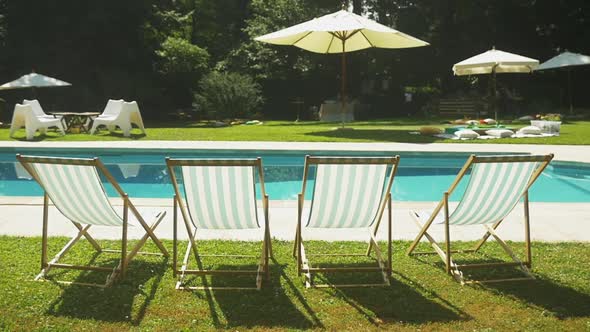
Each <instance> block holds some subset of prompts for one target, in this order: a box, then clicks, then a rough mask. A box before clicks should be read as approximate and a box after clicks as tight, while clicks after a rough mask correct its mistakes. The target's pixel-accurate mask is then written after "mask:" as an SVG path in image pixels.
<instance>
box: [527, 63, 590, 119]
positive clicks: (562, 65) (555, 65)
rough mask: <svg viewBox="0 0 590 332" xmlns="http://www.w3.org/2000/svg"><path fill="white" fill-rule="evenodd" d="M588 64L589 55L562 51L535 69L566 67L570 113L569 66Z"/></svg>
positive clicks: (571, 91) (570, 72) (570, 73)
mask: <svg viewBox="0 0 590 332" xmlns="http://www.w3.org/2000/svg"><path fill="white" fill-rule="evenodd" d="M587 65H590V56H587V55H584V54H579V53H572V52H563V53H561V54H560V55H558V56H555V57H553V58H551V59H549V60H547V61H545V62H543V63H542V64H541V65H540V66H539V68H537V70H547V69H560V68H565V69H567V79H568V89H569V91H570V93H569V97H570V113H573V112H574V107H573V101H572V100H573V98H572V95H573V90H572V71H571V67H576V66H587Z"/></svg>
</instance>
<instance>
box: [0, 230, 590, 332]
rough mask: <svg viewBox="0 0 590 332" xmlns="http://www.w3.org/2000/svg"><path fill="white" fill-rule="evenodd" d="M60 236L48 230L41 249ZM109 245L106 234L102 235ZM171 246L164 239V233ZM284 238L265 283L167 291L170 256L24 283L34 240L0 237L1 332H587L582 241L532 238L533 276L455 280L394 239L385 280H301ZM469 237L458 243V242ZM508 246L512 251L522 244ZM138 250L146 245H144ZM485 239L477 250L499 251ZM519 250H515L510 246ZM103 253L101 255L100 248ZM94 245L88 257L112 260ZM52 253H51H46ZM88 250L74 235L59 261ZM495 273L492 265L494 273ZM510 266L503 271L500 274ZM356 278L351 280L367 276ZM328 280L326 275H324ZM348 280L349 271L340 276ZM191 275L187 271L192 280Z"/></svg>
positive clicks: (227, 245)
mask: <svg viewBox="0 0 590 332" xmlns="http://www.w3.org/2000/svg"><path fill="white" fill-rule="evenodd" d="M66 242H67V239H66V238H61V237H60V238H51V239H50V253H54V252H55V251H57V250H58V249H59V248H61V246H63V245H64V244H65V243H66ZM110 244H111V245H113V243H112V242H111V243H110ZM165 245H166V246H167V247H168V248H170V242H165ZM291 245H292V243H290V242H280V241H274V243H273V248H274V251H275V260H274V263H273V264H272V266H271V273H272V275H271V280H270V283H268V284H266V285H265V287H264V288H263V290H262V291H260V292H256V291H233V292H232V291H193V292H191V291H176V290H174V279H173V277H172V272H171V270H170V268H169V263H170V262H169V261H165V260H164V259H163V258H161V257H156V256H141V257H138V259H136V260H135V261H134V262H133V263H132V264H131V265H130V272H129V274H128V276H127V278H126V279H125V280H124V281H123V282H121V283H118V284H115V285H114V286H113V287H111V288H109V289H105V290H101V289H95V288H89V287H81V286H63V285H58V284H55V283H53V282H34V281H32V279H33V277H34V276H35V274H36V273H37V272H38V266H39V263H38V261H39V257H40V253H39V247H40V239H39V238H17V237H6V236H2V237H0V266H1V268H0V294H1V296H0V312H1V313H2V314H0V331H12V330H22V331H30V330H41V331H69V330H89V331H120V330H135V331H137V330H142V331H144V330H156V331H164V330H185V331H189V330H191V331H202V330H215V329H228V330H235V331H237V330H240V331H242V330H250V329H253V330H301V329H318V330H331V331H338V330H354V331H364V330H380V329H381V330H382V329H386V330H402V331H403V330H421V331H512V330H521V331H589V330H590V283H589V282H588V280H590V270H589V269H588V257H590V244H588V243H551V244H549V243H534V244H533V271H534V274H535V275H536V276H537V278H538V279H537V280H536V281H530V282H512V283H504V284H490V285H489V286H486V287H482V286H460V285H459V284H457V283H456V282H455V281H453V279H452V278H451V277H449V276H447V275H446V274H445V273H444V272H443V270H442V266H441V264H439V261H438V259H436V257H424V258H420V259H416V258H409V257H407V256H405V255H404V253H403V250H404V249H405V248H407V246H408V245H409V243H408V242H396V243H395V247H394V248H395V250H394V253H395V255H394V270H395V272H394V276H393V280H392V285H391V286H390V287H387V288H357V289H340V290H334V289H305V288H304V287H303V283H302V279H301V278H300V277H298V276H297V273H296V268H295V264H294V262H293V258H292V257H291V256H290V249H291ZM466 245H469V243H460V245H459V246H466ZM514 245H516V246H518V247H519V248H522V247H523V245H522V243H515V244H514ZM308 248H311V249H313V248H322V249H323V250H325V251H327V252H331V253H336V252H343V251H344V252H352V251H356V252H362V251H363V250H364V249H365V245H364V244H363V243H359V242H335V243H326V242H313V241H312V242H310V243H309V244H308ZM148 249H154V247H153V246H152V247H150V248H148ZM211 249H215V250H216V251H217V252H226V253H228V252H233V253H238V252H239V253H247V252H252V253H254V252H258V250H259V243H252V242H228V241H204V242H203V243H202V244H201V246H200V250H201V252H208V251H209V250H211ZM500 252H501V249H500V248H499V247H498V246H497V245H495V244H494V243H490V244H489V245H488V246H486V247H484V251H483V253H482V254H483V256H480V258H481V257H487V258H490V257H496V258H498V257H501V255H500ZM520 253H522V252H520ZM103 255H104V257H102V256H103ZM108 255H109V254H102V255H100V256H99V258H97V259H96V261H95V263H97V264H103V263H104V264H106V263H111V264H112V263H113V262H114V260H115V259H116V256H112V255H111V256H108ZM50 257H51V256H50ZM92 258H93V255H92V254H91V250H90V246H89V245H88V244H87V243H86V242H85V241H82V242H81V243H80V244H79V245H77V246H76V247H74V249H73V251H72V258H71V259H70V260H66V261H65V262H76V263H83V262H86V261H88V260H90V259H92ZM203 264H205V265H206V266H207V267H227V266H228V265H231V264H238V265H241V266H244V265H245V264H246V263H244V262H243V261H236V260H227V259H226V260H216V261H209V260H208V261H203ZM498 273H499V272H498ZM510 273H514V271H512V272H510ZM52 274H53V275H54V276H56V277H59V278H62V279H71V280H78V281H92V280H96V279H97V278H99V277H104V273H98V272H96V273H95V272H92V273H79V272H67V273H62V272H61V271H54V272H52ZM372 277H373V276H371V275H361V276H359V277H358V279H360V280H367V281H368V279H371V278H372ZM325 278H327V279H329V280H335V277H332V276H325ZM341 278H342V279H344V280H342V281H351V280H352V279H351V277H350V276H343V277H341ZM199 281H200V279H197V282H199ZM206 282H207V283H209V284H211V285H234V286H240V285H245V284H246V285H251V284H253V280H252V279H251V277H249V278H247V279H245V280H244V279H226V278H221V277H212V278H209V279H207V281H206Z"/></svg>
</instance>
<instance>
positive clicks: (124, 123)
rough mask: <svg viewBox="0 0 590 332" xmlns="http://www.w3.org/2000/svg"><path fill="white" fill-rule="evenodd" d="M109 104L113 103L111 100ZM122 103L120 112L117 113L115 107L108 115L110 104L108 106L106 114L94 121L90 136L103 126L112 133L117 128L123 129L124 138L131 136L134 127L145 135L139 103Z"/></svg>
mask: <svg viewBox="0 0 590 332" xmlns="http://www.w3.org/2000/svg"><path fill="white" fill-rule="evenodd" d="M112 102H118V101H112ZM109 103H111V100H109ZM120 103H121V104H120V106H119V109H118V112H116V108H115V107H114V106H113V109H112V110H110V112H109V113H107V109H108V108H109V104H107V108H105V112H103V114H102V115H100V116H99V117H97V118H96V119H94V124H93V125H92V129H90V134H93V133H94V132H95V131H96V129H97V128H98V127H100V126H102V125H104V126H106V127H107V128H108V129H109V131H110V132H113V131H114V130H115V128H116V127H119V128H121V130H122V131H123V136H125V137H129V136H131V128H132V125H136V126H137V127H138V128H139V129H140V130H141V132H142V133H144V134H145V127H144V125H143V120H142V118H141V113H140V112H139V107H138V106H137V102H135V101H132V102H124V101H121V102H120Z"/></svg>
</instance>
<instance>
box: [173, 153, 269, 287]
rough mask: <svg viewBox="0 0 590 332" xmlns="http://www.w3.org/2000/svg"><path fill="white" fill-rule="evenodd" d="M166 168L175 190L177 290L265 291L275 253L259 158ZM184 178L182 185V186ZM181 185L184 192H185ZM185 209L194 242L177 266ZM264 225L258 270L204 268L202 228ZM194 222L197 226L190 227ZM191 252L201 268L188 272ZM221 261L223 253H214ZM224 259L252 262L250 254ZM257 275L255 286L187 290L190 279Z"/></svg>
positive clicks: (181, 162)
mask: <svg viewBox="0 0 590 332" xmlns="http://www.w3.org/2000/svg"><path fill="white" fill-rule="evenodd" d="M166 165H167V166H168V171H169V174H170V178H171V180H172V185H173V187H174V194H175V196H174V251H173V255H172V257H173V263H172V266H173V269H174V276H175V277H178V280H177V283H176V289H233V290H238V289H258V290H259V289H260V288H261V287H262V279H263V278H265V279H266V280H268V279H269V266H268V263H269V257H270V256H271V255H272V248H271V242H270V229H269V220H268V195H266V192H265V190H264V173H263V170H262V160H261V159H260V158H258V159H225V160H222V159H171V158H166ZM256 172H258V176H259V179H260V191H261V194H262V207H263V211H264V212H263V213H262V215H259V213H258V209H257V203H256V186H255V181H256V179H255V176H256ZM179 178H180V179H181V180H182V182H179V181H178V180H179ZM181 184H182V190H181ZM179 209H180V213H181V215H182V219H183V220H184V225H185V227H186V231H187V234H188V238H189V244H188V247H187V249H186V252H185V255H184V260H183V263H182V267H181V269H180V270H179V269H178V263H177V261H178V260H177V252H178V251H177V245H178V241H177V239H178V237H177V229H178V228H177V219H178V218H177V211H178V210H179ZM260 218H262V220H261V221H262V224H264V235H263V241H262V251H261V254H260V256H259V261H258V269H256V270H219V269H217V270H204V269H202V268H201V264H200V262H201V257H206V256H207V255H200V254H199V253H198V251H197V239H196V235H197V231H198V230H199V229H226V230H240V229H255V228H260V227H261V222H260ZM191 224H192V226H191ZM191 251H192V254H193V255H194V258H195V260H196V262H197V265H198V268H197V269H189V258H190V255H191ZM210 256H217V257H220V256H222V257H223V255H210ZM225 257H235V258H253V257H256V256H249V255H225ZM231 274H236V275H248V274H251V275H255V276H256V287H212V286H207V285H204V286H187V285H186V282H185V276H186V275H200V276H206V275H231Z"/></svg>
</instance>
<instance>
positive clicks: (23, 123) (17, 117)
mask: <svg viewBox="0 0 590 332" xmlns="http://www.w3.org/2000/svg"><path fill="white" fill-rule="evenodd" d="M22 127H25V130H26V132H27V136H26V137H27V140H32V139H33V137H34V136H35V132H36V131H37V130H39V132H40V133H41V134H42V135H44V134H45V132H46V131H47V128H50V127H57V128H58V129H59V131H61V134H62V135H65V134H66V132H65V129H64V126H63V124H62V123H61V119H59V118H53V117H52V118H49V117H47V118H46V117H38V116H35V114H34V111H33V107H32V106H31V105H21V104H16V105H14V113H13V114H12V122H11V123H10V137H14V136H13V135H14V133H15V132H16V131H17V130H19V129H20V128H22Z"/></svg>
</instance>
